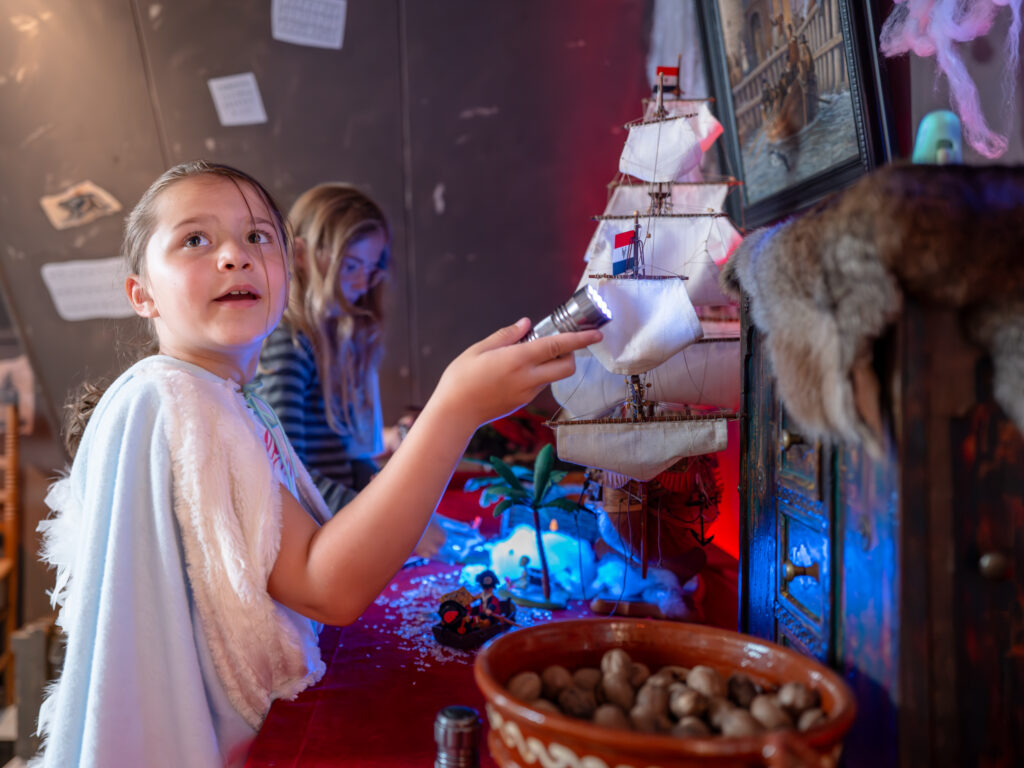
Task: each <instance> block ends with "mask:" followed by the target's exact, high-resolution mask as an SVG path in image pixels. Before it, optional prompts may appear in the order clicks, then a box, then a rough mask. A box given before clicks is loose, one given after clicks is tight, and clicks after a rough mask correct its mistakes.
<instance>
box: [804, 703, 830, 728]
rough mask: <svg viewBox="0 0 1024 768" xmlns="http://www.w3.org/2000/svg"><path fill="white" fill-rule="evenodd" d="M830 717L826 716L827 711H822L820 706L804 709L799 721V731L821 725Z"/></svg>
mask: <svg viewBox="0 0 1024 768" xmlns="http://www.w3.org/2000/svg"><path fill="white" fill-rule="evenodd" d="M827 719H828V718H826V717H825V713H824V712H822V711H821V710H820V709H819V708H818V707H812V708H811V709H806V710H804V712H803V714H802V715H800V719H799V720H798V721H797V724H796V728H797V730H798V731H801V732H803V731H809V730H810V729H811V728H814V727H815V726H817V725H821V724H822V723H824V722H825V720H827Z"/></svg>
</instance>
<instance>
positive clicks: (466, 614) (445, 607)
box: [432, 570, 516, 650]
mask: <svg viewBox="0 0 1024 768" xmlns="http://www.w3.org/2000/svg"><path fill="white" fill-rule="evenodd" d="M476 581H477V583H478V584H479V585H480V586H481V588H482V589H483V592H482V593H481V594H480V595H479V596H474V595H473V593H472V592H470V591H469V590H468V589H466V588H465V587H459V588H458V589H457V590H455V591H454V592H449V593H448V594H446V595H442V596H441V606H440V608H438V611H437V614H438V616H439V617H440V619H441V621H440V622H439V623H437V624H435V625H434V626H433V627H432V631H433V633H434V639H435V640H437V642H439V643H441V644H442V645H447V646H450V647H452V648H460V649H462V650H469V649H471V648H476V647H478V646H480V645H482V644H483V643H484V641H486V640H489V639H490V638H492V637H494V636H495V635H497V634H498V633H500V632H503V631H505V630H506V629H508V628H509V627H511V626H515V622H514V621H512V617H513V616H515V613H516V606H515V603H513V602H512V601H511V600H499V599H498V598H497V596H496V595H495V594H494V587H495V586H497V584H498V576H497V575H496V574H495V573H494V571H490V570H488V571H484V572H483V573H481V574H480V575H479V576H477V578H476Z"/></svg>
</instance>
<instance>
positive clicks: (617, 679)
mask: <svg viewBox="0 0 1024 768" xmlns="http://www.w3.org/2000/svg"><path fill="white" fill-rule="evenodd" d="M600 690H601V693H602V699H603V700H604V701H607V702H609V703H611V704H615V705H616V706H619V707H622V709H623V710H624V711H626V712H628V711H629V710H631V709H632V708H633V704H634V702H635V699H636V694H635V693H634V691H633V686H631V685H630V684H629V678H628V677H627V676H626V673H625V672H624V671H620V672H619V674H617V675H616V674H611V675H607V674H606V675H605V676H604V677H603V678H602V679H601V686H600Z"/></svg>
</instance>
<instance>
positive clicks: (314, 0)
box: [270, 0, 347, 48]
mask: <svg viewBox="0 0 1024 768" xmlns="http://www.w3.org/2000/svg"><path fill="white" fill-rule="evenodd" d="M346 5H347V3H346V0H273V2H272V3H271V11H270V27H271V29H270V33H271V35H273V37H274V39H275V40H280V41H281V42H284V43H295V44H296V45H308V46H312V47H314V48H341V42H342V40H343V39H344V37H345V6H346Z"/></svg>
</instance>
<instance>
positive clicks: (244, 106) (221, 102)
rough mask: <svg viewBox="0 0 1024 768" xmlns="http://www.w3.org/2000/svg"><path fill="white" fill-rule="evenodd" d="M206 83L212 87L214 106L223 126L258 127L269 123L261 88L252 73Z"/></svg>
mask: <svg viewBox="0 0 1024 768" xmlns="http://www.w3.org/2000/svg"><path fill="white" fill-rule="evenodd" d="M206 83H207V85H209V87H210V95H211V96H212V97H213V106H214V107H215V108H216V109H217V119H218V120H220V124H221V125H257V124H259V123H265V122H267V113H266V111H265V110H264V109H263V99H262V97H261V96H260V86H259V84H258V83H257V82H256V75H254V74H253V73H252V72H243V73H242V74H240V75H228V76H227V77H213V78H210V79H209V80H207V81H206Z"/></svg>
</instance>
